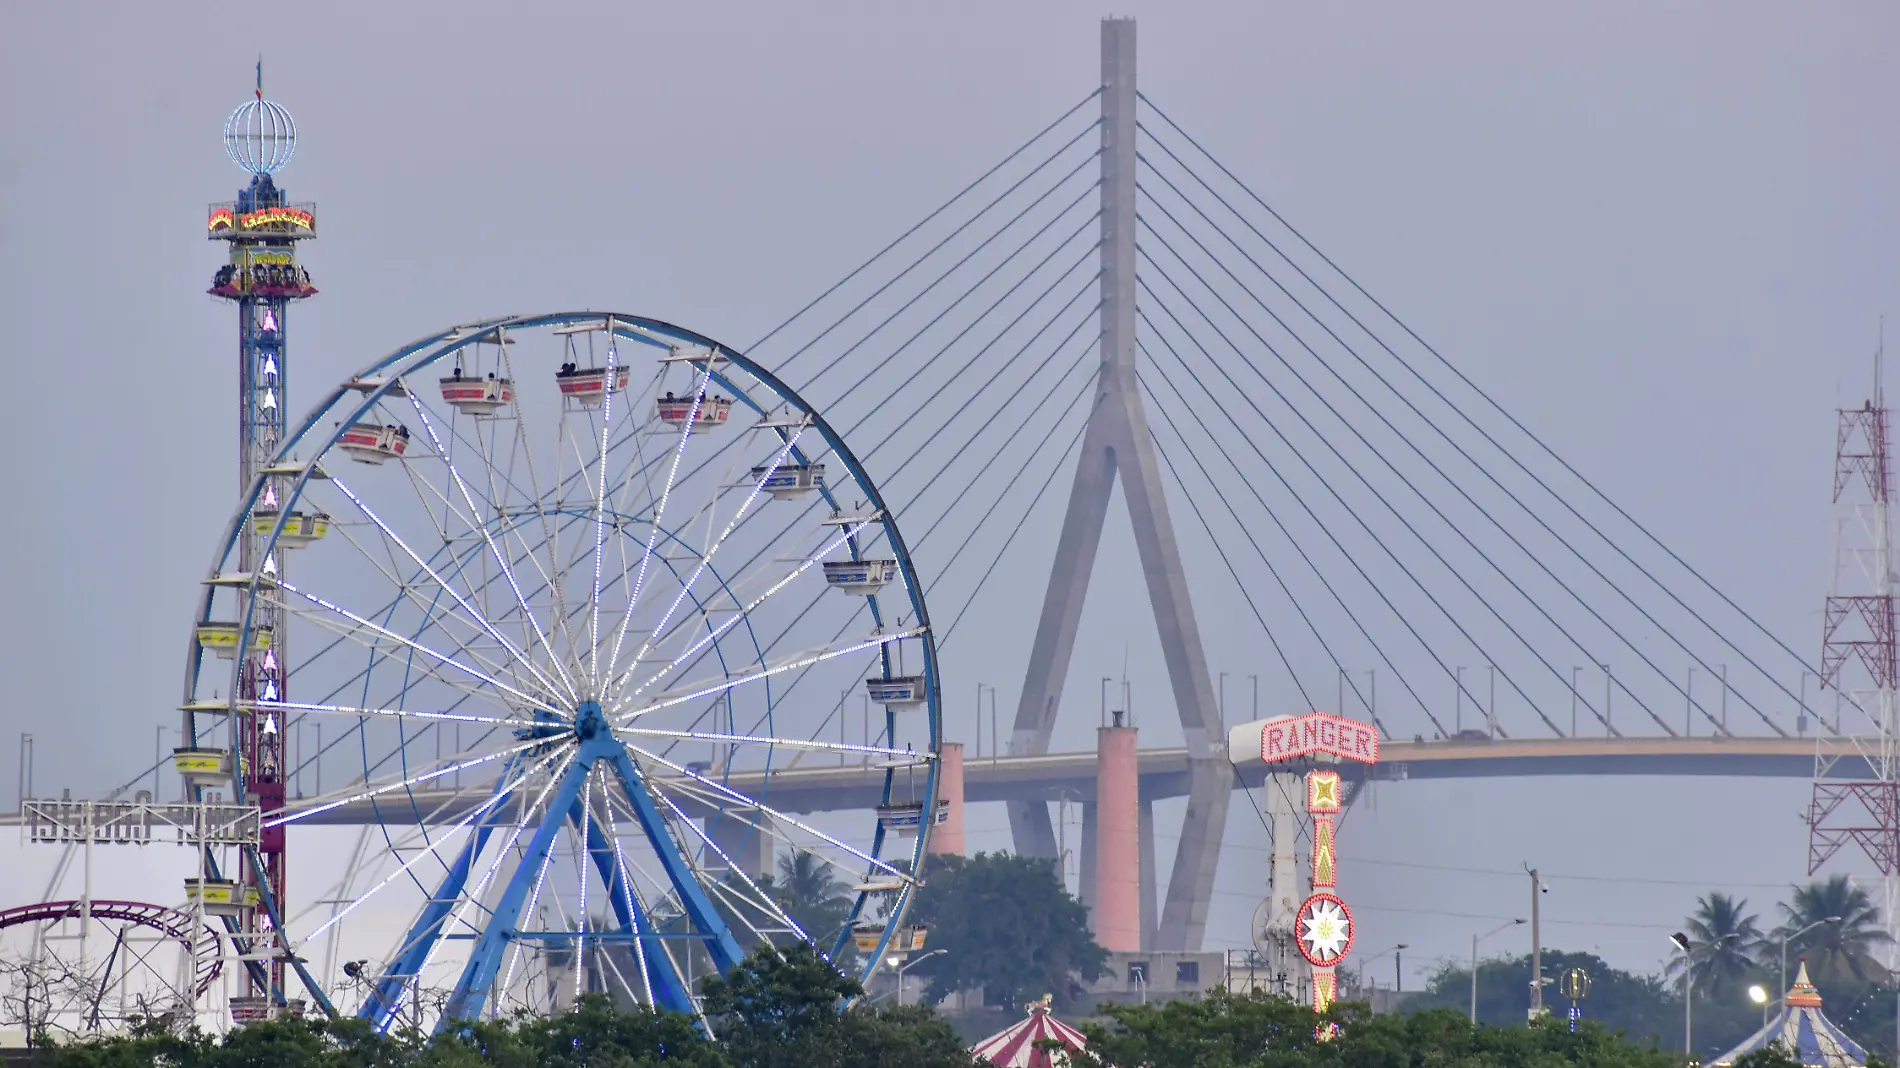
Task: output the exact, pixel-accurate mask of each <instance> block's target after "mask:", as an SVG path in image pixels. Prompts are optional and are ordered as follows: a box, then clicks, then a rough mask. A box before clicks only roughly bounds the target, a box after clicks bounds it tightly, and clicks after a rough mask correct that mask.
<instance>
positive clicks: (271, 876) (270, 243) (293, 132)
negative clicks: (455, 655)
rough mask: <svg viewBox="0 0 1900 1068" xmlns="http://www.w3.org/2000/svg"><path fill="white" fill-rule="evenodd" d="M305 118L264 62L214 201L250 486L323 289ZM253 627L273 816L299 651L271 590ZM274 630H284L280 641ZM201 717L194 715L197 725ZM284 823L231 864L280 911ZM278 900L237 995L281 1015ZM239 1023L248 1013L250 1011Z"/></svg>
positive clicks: (245, 914) (241, 462) (257, 919)
mask: <svg viewBox="0 0 1900 1068" xmlns="http://www.w3.org/2000/svg"><path fill="white" fill-rule="evenodd" d="M296 145H297V127H296V123H295V122H293V121H292V119H291V117H290V112H288V111H286V110H285V109H284V108H283V107H282V106H280V105H278V104H277V103H275V102H274V101H270V100H266V99H264V65H263V63H262V62H261V61H260V62H259V63H258V67H257V88H256V95H255V97H254V98H253V99H251V100H247V101H245V102H244V103H243V104H241V105H239V106H238V108H237V109H236V110H235V111H233V112H232V113H231V116H230V118H229V119H227V120H226V121H225V124H224V148H225V152H226V154H227V155H229V156H230V158H231V162H233V163H235V164H237V165H238V167H239V168H240V169H242V170H243V171H244V172H246V173H247V174H249V175H250V182H249V184H248V185H246V186H245V187H243V188H242V189H239V190H238V194H237V198H236V199H235V200H232V201H226V202H223V203H217V204H213V205H211V208H210V212H209V215H208V216H207V222H206V226H207V229H208V235H207V236H208V237H209V238H210V239H211V240H214V241H223V242H224V243H225V245H226V246H227V247H228V248H229V250H230V260H229V262H228V263H226V264H225V265H224V266H222V267H220V268H219V269H218V272H217V275H216V276H215V277H214V278H213V279H212V284H211V289H210V292H211V293H212V295H214V296H217V297H221V298H223V299H225V300H228V301H231V302H232V303H233V304H235V305H236V306H237V319H238V354H237V355H238V427H237V429H238V443H237V444H238V472H237V473H238V491H239V493H240V494H242V493H245V492H248V491H249V489H250V488H251V485H252V483H253V482H254V480H255V479H256V478H257V477H258V476H259V474H266V475H268V474H269V470H270V468H269V465H270V463H271V460H272V459H273V458H274V457H275V456H276V454H277V450H278V448H279V446H280V444H281V442H282V441H283V439H284V430H285V427H284V420H285V416H284V410H285V396H286V393H285V390H286V386H287V384H288V381H289V373H288V372H289V359H288V349H287V346H286V339H287V337H288V325H289V323H288V318H289V309H290V305H291V302H292V301H297V300H302V299H304V298H306V297H311V296H314V295H316V292H317V291H316V289H315V288H313V287H312V286H311V284H310V274H309V272H308V271H306V270H305V269H304V268H303V267H302V266H300V265H299V264H298V263H297V242H299V241H304V240H307V239H309V238H312V237H315V236H316V212H315V207H316V206H315V205H314V204H292V203H290V202H289V201H288V200H286V198H285V196H284V192H283V190H281V189H279V188H278V186H277V183H276V181H275V180H274V179H273V178H272V175H274V174H276V173H277V172H278V171H279V170H281V169H283V167H284V165H285V164H287V163H289V162H290V157H291V154H292V153H293V152H294V151H295V150H296ZM280 493H281V488H280V487H278V486H277V485H275V479H272V482H271V484H268V485H266V486H265V487H264V491H263V493H262V494H261V495H260V497H259V499H258V505H257V509H256V511H255V512H254V513H253V515H252V516H251V517H249V518H248V519H247V520H246V522H245V525H244V529H243V531H242V532H241V534H240V539H239V544H240V546H241V548H240V552H241V554H242V559H243V570H244V571H246V572H247V573H251V574H258V573H260V572H261V573H262V574H265V575H270V576H275V577H281V576H282V574H283V572H284V569H285V561H284V560H282V559H277V558H276V556H277V555H279V554H270V555H264V554H262V551H261V549H260V544H261V542H262V541H263V539H262V538H260V537H259V530H260V528H261V529H262V530H263V532H265V533H268V532H269V531H270V530H271V528H272V526H273V525H274V524H275V522H276V518H277V517H276V514H275V511H274V510H275V509H276V508H277V506H278V503H277V502H278V497H279V495H280ZM243 610H244V611H246V612H249V613H250V614H251V618H252V621H253V632H254V633H255V634H257V635H259V636H261V637H262V640H261V641H258V640H254V641H253V642H251V647H250V648H247V649H243V650H239V651H238V654H237V655H238V656H240V657H241V658H242V659H241V663H240V664H239V670H238V673H237V692H236V694H235V697H236V701H235V702H233V705H232V707H233V710H234V711H233V714H232V723H231V733H232V735H233V737H232V743H233V749H234V750H235V751H236V753H237V755H238V762H239V766H238V770H239V772H240V774H239V777H238V780H237V781H239V782H240V783H242V788H241V789H242V792H243V795H244V796H242V797H239V798H235V799H234V800H239V801H248V802H255V803H256V804H257V806H258V807H259V809H261V810H262V812H263V815H264V816H265V818H266V820H268V818H269V816H270V814H271V813H272V812H273V811H275V810H278V809H281V808H283V807H284V782H285V756H286V754H285V747H284V729H283V728H284V724H283V722H282V719H281V716H280V715H279V714H278V713H277V712H276V711H274V710H273V709H272V708H271V707H270V706H271V705H273V704H276V703H278V702H282V701H284V700H285V699H286V697H287V695H286V694H285V693H284V680H285V676H286V674H287V672H286V667H287V663H286V657H287V656H288V652H289V651H288V650H287V649H286V648H285V646H284V637H285V628H284V627H283V626H282V625H281V623H282V621H281V620H279V619H277V618H275V617H276V615H277V609H276V608H275V607H274V606H272V605H271V604H270V603H269V602H267V601H264V600H259V601H258V603H257V604H255V605H245V606H243ZM273 639H274V640H273ZM188 726H189V725H188ZM284 846H285V833H284V828H283V827H281V826H279V827H275V828H272V827H268V826H266V828H265V829H264V830H263V832H262V834H261V841H260V843H259V848H258V854H257V856H258V863H257V864H256V865H255V866H251V865H246V867H247V868H250V870H245V871H241V872H233V873H229V875H228V876H227V877H229V878H233V879H236V880H238V881H239V882H240V883H241V884H242V887H243V889H242V893H243V894H244V895H245V899H248V900H250V901H253V902H255V901H261V900H268V901H270V902H272V903H274V904H275V905H276V907H277V911H278V914H279V915H282V914H283V910H284V909H285V908H286V902H285V891H286V887H287V874H288V873H287V870H286V869H287V864H286V860H287V858H286V855H285V848H284ZM269 916H270V913H269V910H266V909H263V908H249V909H245V910H243V911H242V913H241V915H240V918H238V919H237V920H235V921H234V922H235V924H236V927H237V930H235V931H234V936H235V939H236V941H237V944H238V947H239V951H240V953H241V954H242V956H243V957H245V958H246V962H247V964H248V965H249V966H248V967H246V968H245V969H244V976H245V978H244V983H245V987H246V989H245V991H244V997H243V998H242V999H241V1000H240V999H236V998H234V999H233V1015H234V1016H236V1015H238V1012H237V1006H239V1005H244V1006H246V1007H247V1008H248V1009H249V1010H250V1011H249V1012H247V1013H245V1015H252V1016H259V1015H269V1014H273V1013H274V1011H276V1007H277V1006H279V1005H287V1004H289V1002H288V999H287V991H286V989H285V986H284V964H285V958H286V957H287V956H288V949H289V947H288V946H286V945H284V944H283V943H282V941H281V940H280V939H279V937H278V935H277V932H276V931H274V930H272V929H271V921H270V918H269ZM239 1022H244V1021H242V1020H240V1021H239Z"/></svg>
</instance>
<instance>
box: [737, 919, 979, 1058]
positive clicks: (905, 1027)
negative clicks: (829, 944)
mask: <svg viewBox="0 0 1900 1068" xmlns="http://www.w3.org/2000/svg"><path fill="white" fill-rule="evenodd" d="M700 991H701V993H702V994H703V995H704V998H705V1006H706V1014H707V1016H708V1018H709V1019H710V1021H711V1023H712V1026H713V1031H714V1033H715V1034H716V1035H718V1038H719V1044H720V1046H721V1047H722V1048H723V1049H724V1050H725V1053H726V1056H727V1057H729V1058H730V1059H731V1062H732V1064H733V1065H734V1066H735V1068H814V1066H816V1068H968V1066H969V1063H970V1055H969V1053H968V1052H967V1051H966V1050H965V1049H964V1048H963V1045H962V1043H960V1042H958V1041H957V1037H956V1033H955V1032H954V1031H952V1030H951V1029H950V1026H949V1025H948V1024H946V1023H944V1022H943V1021H942V1020H940V1019H937V1018H936V1017H935V1016H934V1015H932V1014H931V1013H930V1011H929V1010H927V1009H918V1008H906V1009H888V1010H881V1009H876V1008H873V1007H870V1006H860V1007H854V1008H850V1009H846V1008H845V1007H844V1002H843V999H845V998H849V997H854V996H856V995H858V994H861V993H863V988H862V987H860V986H859V985H858V983H857V981H856V980H853V979H847V978H845V977H844V976H841V975H839V974H838V972H837V971H836V970H835V969H833V968H832V967H831V965H830V964H828V963H826V961H825V960H824V958H822V957H820V956H819V955H818V954H817V952H815V951H814V950H812V949H811V947H809V946H806V945H804V944H803V943H800V944H797V945H793V946H788V947H786V948H785V950H784V951H783V952H773V951H771V950H769V949H762V950H760V951H758V952H756V953H754V954H752V955H751V956H750V957H747V958H746V960H745V962H744V963H743V964H742V965H741V966H740V967H739V968H737V969H735V970H734V971H733V972H732V974H731V975H728V976H726V977H725V978H724V979H718V978H711V979H707V980H706V981H705V982H704V983H702V984H701V986H700Z"/></svg>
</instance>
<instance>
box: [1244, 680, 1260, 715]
mask: <svg viewBox="0 0 1900 1068" xmlns="http://www.w3.org/2000/svg"><path fill="white" fill-rule="evenodd" d="M1247 678H1248V679H1249V680H1250V681H1251V682H1252V683H1253V716H1252V719H1259V718H1260V676H1258V675H1249V676H1247Z"/></svg>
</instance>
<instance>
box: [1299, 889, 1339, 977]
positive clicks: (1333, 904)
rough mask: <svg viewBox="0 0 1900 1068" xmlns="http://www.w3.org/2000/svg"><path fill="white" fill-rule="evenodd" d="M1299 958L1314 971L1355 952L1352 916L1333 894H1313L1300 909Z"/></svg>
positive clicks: (1335, 962)
mask: <svg viewBox="0 0 1900 1068" xmlns="http://www.w3.org/2000/svg"><path fill="white" fill-rule="evenodd" d="M1297 926H1298V930H1299V936H1300V942H1299V945H1300V956H1302V957H1305V958H1306V960H1307V963H1309V964H1311V965H1313V967H1315V968H1328V967H1331V966H1332V965H1335V964H1338V963H1339V962H1340V961H1341V960H1342V959H1344V958H1345V956H1346V954H1347V953H1349V952H1351V950H1352V913H1351V912H1350V911H1349V910H1347V908H1346V903H1345V902H1344V901H1341V900H1339V899H1338V898H1337V897H1334V896H1333V895H1332V894H1314V895H1313V896H1312V897H1309V898H1307V899H1306V903H1305V904H1304V905H1301V906H1300V912H1299V917H1298V920H1297Z"/></svg>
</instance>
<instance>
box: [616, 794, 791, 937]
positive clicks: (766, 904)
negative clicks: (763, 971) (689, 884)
mask: <svg viewBox="0 0 1900 1068" xmlns="http://www.w3.org/2000/svg"><path fill="white" fill-rule="evenodd" d="M654 796H655V797H657V798H658V799H659V801H660V803H661V804H663V805H665V806H666V807H667V808H668V809H669V810H671V811H672V813H673V816H674V819H675V820H676V821H677V822H678V823H680V824H682V825H684V826H685V827H687V828H690V829H691V830H692V832H693V835H694V836H695V837H697V838H698V839H699V840H700V841H701V842H702V843H703V844H704V845H705V847H706V848H707V849H710V850H712V851H713V853H714V854H715V855H716V856H718V857H719V859H720V860H722V861H725V864H726V868H725V870H726V871H727V872H730V873H731V874H733V875H737V876H738V877H739V879H740V880H741V881H742V882H744V883H745V885H746V887H747V888H748V889H750V890H751V891H752V893H753V894H755V895H756V900H753V901H749V902H748V903H750V904H752V905H753V906H754V907H755V908H758V907H761V906H762V910H763V911H766V912H767V913H768V914H769V915H772V916H775V917H777V918H778V919H779V920H782V921H783V922H784V923H785V925H786V926H787V927H789V928H791V930H792V933H793V934H796V935H797V936H798V937H800V938H802V939H804V940H805V941H807V942H811V941H812V937H811V936H810V935H808V934H806V933H805V929H804V928H803V927H800V926H799V925H798V921H797V920H794V919H792V918H791V916H789V915H787V914H786V912H785V910H784V909H782V908H780V907H779V905H778V902H776V901H773V900H772V897H771V895H770V894H767V893H766V892H765V891H763V890H761V889H759V884H757V883H755V882H753V881H752V877H751V876H750V875H748V874H746V871H745V868H744V867H743V866H742V865H740V864H738V863H736V862H735V861H734V860H733V859H732V857H731V856H729V855H727V853H726V851H725V850H724V849H721V848H720V847H719V843H717V842H715V841H713V838H712V835H710V834H708V833H706V831H705V830H703V829H701V828H700V826H699V824H697V823H695V822H694V821H693V820H692V819H690V818H688V817H687V815H686V813H685V811H684V810H682V809H681V808H680V807H679V804H678V803H677V802H675V801H674V800H673V799H672V798H670V797H668V796H666V795H665V794H663V793H658V792H656V793H655V794H654ZM722 815H723V813H722ZM760 833H763V832H760ZM703 885H705V886H706V887H707V888H708V889H709V890H715V891H717V890H719V889H721V888H725V889H728V890H729V889H730V888H729V887H725V886H724V881H723V880H719V879H708V880H707V881H706V882H705V883H704V884H703ZM734 896H739V895H734ZM740 900H747V899H745V898H743V897H740ZM734 911H735V914H736V910H734ZM739 919H740V922H742V923H744V924H745V925H746V926H747V927H749V928H751V930H752V933H753V935H755V936H757V937H758V938H759V939H760V940H761V941H770V938H769V937H767V935H766V933H765V932H764V931H761V930H759V929H758V927H756V926H754V925H753V924H752V922H751V921H750V920H748V919H747V918H746V917H745V916H744V915H740V916H739Z"/></svg>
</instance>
